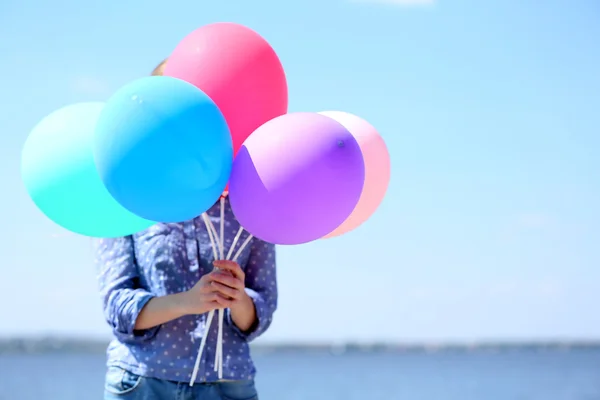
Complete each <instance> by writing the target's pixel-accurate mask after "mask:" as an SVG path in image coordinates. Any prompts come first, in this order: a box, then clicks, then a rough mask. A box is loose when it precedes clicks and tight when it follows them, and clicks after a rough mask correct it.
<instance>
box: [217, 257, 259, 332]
mask: <svg viewBox="0 0 600 400" xmlns="http://www.w3.org/2000/svg"><path fill="white" fill-rule="evenodd" d="M213 265H214V266H215V268H218V269H217V270H216V271H214V272H211V274H210V275H211V281H212V282H211V286H212V287H213V288H215V289H216V290H217V292H218V293H219V294H220V295H222V296H225V297H226V298H227V299H228V300H229V301H230V302H231V303H230V305H229V306H227V308H229V309H231V319H232V320H233V322H234V323H235V324H236V325H237V327H238V328H240V329H241V330H242V331H247V330H248V329H250V328H251V327H252V325H253V324H254V322H255V321H256V309H255V307H254V301H253V300H252V298H251V297H250V296H248V294H247V293H246V286H245V281H246V276H245V274H244V271H243V270H242V268H241V267H240V266H239V264H238V263H236V262H235V261H228V260H217V261H215V262H214V263H213Z"/></svg>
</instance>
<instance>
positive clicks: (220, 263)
mask: <svg viewBox="0 0 600 400" xmlns="http://www.w3.org/2000/svg"><path fill="white" fill-rule="evenodd" d="M213 265H214V266H215V267H216V268H219V269H223V270H226V271H229V272H231V273H232V274H233V276H235V277H236V278H238V279H240V280H242V281H243V280H244V271H242V268H241V267H240V265H239V264H238V263H236V262H235V261H231V260H216V261H214V262H213Z"/></svg>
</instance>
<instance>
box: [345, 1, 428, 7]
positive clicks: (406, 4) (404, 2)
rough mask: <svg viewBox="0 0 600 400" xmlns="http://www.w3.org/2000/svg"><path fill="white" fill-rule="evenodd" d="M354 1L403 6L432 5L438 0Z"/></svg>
mask: <svg viewBox="0 0 600 400" xmlns="http://www.w3.org/2000/svg"><path fill="white" fill-rule="evenodd" d="M351 1H352V2H354V3H371V4H387V5H393V6H402V7H414V6H432V5H434V4H435V2H436V0H351Z"/></svg>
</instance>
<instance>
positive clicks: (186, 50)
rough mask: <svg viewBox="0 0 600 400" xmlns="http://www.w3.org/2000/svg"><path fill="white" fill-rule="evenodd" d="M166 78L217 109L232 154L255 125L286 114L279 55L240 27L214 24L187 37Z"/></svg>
mask: <svg viewBox="0 0 600 400" xmlns="http://www.w3.org/2000/svg"><path fill="white" fill-rule="evenodd" d="M164 75H166V76H172V77H174V78H179V79H182V80H184V81H187V82H189V83H191V84H193V85H195V86H196V87H198V88H199V89H201V90H202V91H203V92H205V93H206V94H207V95H208V96H209V97H210V98H211V99H212V100H213V101H214V102H215V103H216V104H217V106H218V107H219V109H220V110H221V112H222V113H223V115H224V116H225V120H226V121H227V124H228V125H229V129H230V131H231V138H232V140H233V151H234V155H235V154H236V153H237V152H238V150H239V149H240V147H241V146H242V143H244V140H246V138H247V137H248V136H250V134H251V133H252V132H254V131H255V130H256V129H257V128H258V127H259V126H261V125H262V124H264V123H265V122H267V121H269V120H271V119H273V118H275V117H278V116H280V115H283V114H285V113H287V108H288V88H287V81H286V78H285V73H284V71H283V66H282V65H281V62H280V61H279V58H278V57H277V54H275V51H274V50H273V48H272V47H271V46H270V45H269V43H267V41H266V40H265V39H263V38H262V37H261V36H260V35H259V34H257V33H256V32H254V31H253V30H251V29H249V28H246V27H245V26H242V25H238V24H234V23H228V22H222V23H215V24H210V25H206V26H203V27H201V28H199V29H197V30H195V31H194V32H192V33H190V34H189V35H188V36H187V37H185V38H184V39H183V40H182V41H181V43H179V45H177V47H176V48H175V50H174V51H173V53H172V54H171V56H170V57H169V59H168V61H167V64H166V66H165V70H164Z"/></svg>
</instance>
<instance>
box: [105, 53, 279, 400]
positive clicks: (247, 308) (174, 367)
mask: <svg viewBox="0 0 600 400" xmlns="http://www.w3.org/2000/svg"><path fill="white" fill-rule="evenodd" d="M165 62H166V60H165V61H163V62H162V63H161V64H160V65H159V66H158V67H157V68H156V69H155V70H154V71H153V73H152V74H153V75H162V69H163V68H164V65H165ZM222 204H223V203H222ZM224 205H225V207H224V228H225V232H224V247H225V252H226V253H227V251H228V249H229V248H230V247H231V245H232V243H233V242H234V236H235V235H236V234H237V232H238V229H239V223H238V222H237V221H236V220H235V218H234V216H233V214H232V212H231V207H230V205H229V202H228V201H225V203H224ZM220 214H221V209H220V205H219V203H217V204H215V205H214V206H213V207H212V208H211V209H210V210H208V211H207V215H208V218H209V219H210V220H211V221H212V222H213V224H214V225H215V226H217V227H218V226H219V223H220ZM247 236H248V233H246V232H244V234H243V235H242V237H241V238H240V240H239V241H238V243H242V242H243V241H244V237H247ZM239 246H240V245H239V244H238V247H237V248H239ZM237 248H236V250H237ZM96 259H97V260H96V261H97V264H98V267H99V270H100V274H99V284H100V291H101V296H102V302H103V308H104V315H105V318H106V321H107V322H108V324H109V325H110V327H111V328H112V331H113V334H114V340H113V341H112V342H111V344H110V345H109V347H108V350H107V356H108V361H107V367H108V372H107V374H106V381H105V390H104V392H105V393H104V399H105V400H111V399H112V400H115V399H130V400H138V399H139V400H142V399H143V400H153V399H157V400H170V399H173V400H192V399H201V400H217V399H219V400H256V399H258V395H257V392H256V389H255V386H254V375H255V368H254V365H253V362H252V359H251V357H250V351H249V347H248V343H249V342H250V341H252V340H253V339H255V338H256V337H258V336H260V335H261V334H263V333H264V332H265V331H266V330H267V328H268V327H269V325H270V324H271V320H272V318H273V313H274V312H275V309H276V308H277V279H276V269H275V246H274V245H272V244H269V243H265V242H263V241H261V240H258V239H256V238H253V239H252V240H251V242H250V244H249V245H248V246H247V247H245V249H244V250H243V251H242V252H241V254H240V256H239V257H238V259H237V260H238V262H239V264H238V263H236V262H233V261H215V259H214V256H213V251H212V247H211V242H210V237H209V231H208V230H207V227H206V225H205V223H204V220H203V219H202V218H201V217H198V218H195V219H193V220H191V221H187V222H183V223H168V224H163V223H159V224H156V225H154V226H152V227H150V228H148V229H147V230H146V231H143V232H140V233H136V234H134V235H131V236H127V237H121V238H116V239H99V240H97V246H96ZM213 267H216V268H218V270H216V269H214V268H213ZM215 309H217V310H218V309H225V317H224V324H223V347H222V348H223V354H222V359H223V363H222V370H223V375H222V376H223V379H218V374H217V372H215V368H214V364H215V351H216V343H217V329H218V324H217V322H216V318H215V322H213V323H212V324H211V325H210V329H209V330H208V331H207V330H206V326H207V322H208V320H207V313H208V312H210V311H212V310H215ZM205 335H206V345H205V347H204V350H203V353H202V358H201V360H200V364H199V369H198V373H197V376H196V378H195V379H194V380H193V386H191V385H190V381H191V380H192V375H193V370H194V365H195V362H196V356H197V355H198V350H199V343H200V341H201V339H202V337H203V336H205Z"/></svg>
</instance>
